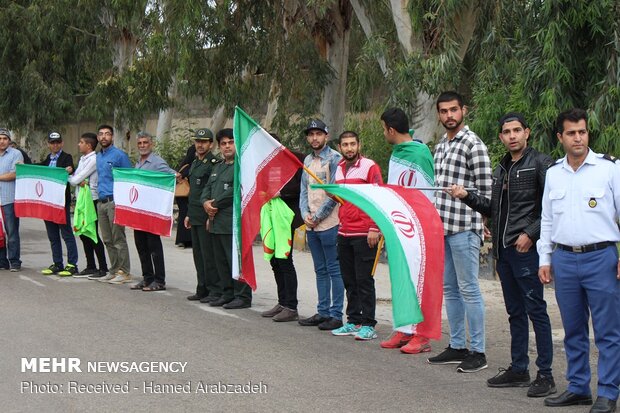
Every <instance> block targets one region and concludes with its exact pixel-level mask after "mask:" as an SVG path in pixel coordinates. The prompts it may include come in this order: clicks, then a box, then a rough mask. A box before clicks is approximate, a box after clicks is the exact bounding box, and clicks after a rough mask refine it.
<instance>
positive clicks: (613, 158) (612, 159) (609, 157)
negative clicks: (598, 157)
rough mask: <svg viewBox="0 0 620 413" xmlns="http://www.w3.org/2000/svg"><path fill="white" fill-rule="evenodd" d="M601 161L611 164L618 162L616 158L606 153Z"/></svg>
mask: <svg viewBox="0 0 620 413" xmlns="http://www.w3.org/2000/svg"><path fill="white" fill-rule="evenodd" d="M603 159H607V160H608V161H611V162H616V161H617V160H618V158H616V157H615V156H613V155H610V154H608V153H606V154H605V155H603Z"/></svg>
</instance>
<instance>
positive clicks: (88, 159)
mask: <svg viewBox="0 0 620 413" xmlns="http://www.w3.org/2000/svg"><path fill="white" fill-rule="evenodd" d="M85 179H88V185H89V186H90V193H91V195H92V196H93V199H99V196H98V195H97V183H98V181H99V179H98V175H97V153H96V152H95V151H92V152H91V153H89V154H88V155H82V156H81V157H80V162H79V163H78V166H77V169H76V170H75V172H74V173H73V175H71V176H69V183H70V184H71V185H73V186H77V185H78V184H80V183H81V182H82V181H84V180H85Z"/></svg>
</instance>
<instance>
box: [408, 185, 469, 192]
mask: <svg viewBox="0 0 620 413" xmlns="http://www.w3.org/2000/svg"><path fill="white" fill-rule="evenodd" d="M411 189H417V190H419V191H446V190H448V189H452V187H450V186H422V187H417V186H415V187H411ZM464 189H465V190H466V191H470V192H478V188H464Z"/></svg>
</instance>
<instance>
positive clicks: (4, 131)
mask: <svg viewBox="0 0 620 413" xmlns="http://www.w3.org/2000/svg"><path fill="white" fill-rule="evenodd" d="M0 135H4V136H7V137H8V138H9V139H11V132H10V131H9V130H8V129H6V128H0Z"/></svg>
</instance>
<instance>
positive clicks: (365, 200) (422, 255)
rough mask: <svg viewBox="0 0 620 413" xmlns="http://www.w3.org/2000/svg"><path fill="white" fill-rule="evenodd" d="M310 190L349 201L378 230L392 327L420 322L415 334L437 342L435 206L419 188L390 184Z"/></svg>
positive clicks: (439, 291)
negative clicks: (389, 289) (382, 244)
mask: <svg viewBox="0 0 620 413" xmlns="http://www.w3.org/2000/svg"><path fill="white" fill-rule="evenodd" d="M314 186H316V187H317V188H322V189H324V190H325V191H327V192H331V193H332V194H334V195H338V196H340V197H342V198H343V199H345V200H346V201H349V202H351V203H352V204H353V205H355V206H357V207H358V208H360V209H361V210H362V211H364V212H365V213H366V214H368V216H370V218H372V220H373V221H374V222H375V223H376V224H377V225H378V226H379V229H380V230H381V232H382V233H383V236H384V237H385V248H386V251H387V254H388V264H389V269H390V280H391V284H392V312H393V318H394V326H395V327H402V326H406V325H410V324H417V323H419V324H418V325H417V330H416V331H417V333H418V334H420V335H422V336H424V337H427V338H432V339H440V338H441V304H442V299H443V260H444V244H443V224H442V222H441V218H439V214H438V213H437V210H436V209H435V207H434V206H433V204H432V203H431V202H430V201H429V200H428V198H427V197H426V196H424V194H422V192H420V191H418V190H413V189H409V188H403V187H400V186H394V185H370V184H359V185H313V187H314ZM414 280H415V281H414ZM422 287H423V288H424V290H423V291H422V290H421V289H422Z"/></svg>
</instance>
